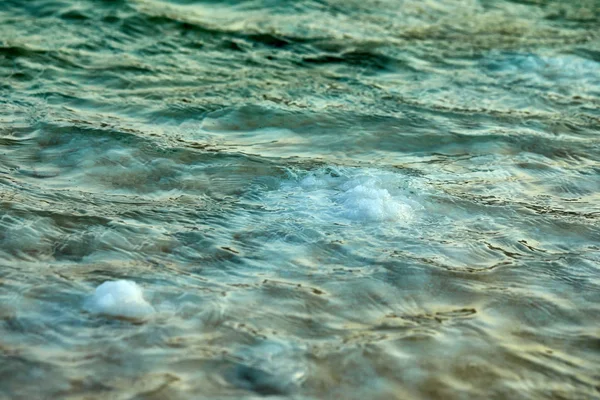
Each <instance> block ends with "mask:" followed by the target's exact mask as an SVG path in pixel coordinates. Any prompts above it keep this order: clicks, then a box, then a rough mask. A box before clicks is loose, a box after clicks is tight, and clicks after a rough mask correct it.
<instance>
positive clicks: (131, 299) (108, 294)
mask: <svg viewBox="0 0 600 400" xmlns="http://www.w3.org/2000/svg"><path fill="white" fill-rule="evenodd" d="M85 308H86V309H87V310H88V311H89V312H91V313H94V314H104V315H110V316H114V317H123V318H132V319H143V318H147V317H149V316H150V315H152V314H153V313H154V308H153V307H152V306H151V305H150V303H148V302H147V301H146V299H144V294H143V291H142V288H141V287H140V286H138V284H136V283H135V282H133V281H128V280H118V281H113V282H104V283H103V284H101V285H100V286H98V287H97V288H96V291H95V293H94V295H93V296H92V297H91V298H90V299H89V300H88V301H87V303H86V305H85Z"/></svg>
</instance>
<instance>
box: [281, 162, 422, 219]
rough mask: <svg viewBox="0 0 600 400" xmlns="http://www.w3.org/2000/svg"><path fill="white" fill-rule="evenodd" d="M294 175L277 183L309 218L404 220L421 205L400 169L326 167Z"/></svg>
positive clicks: (420, 207)
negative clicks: (392, 170) (396, 171)
mask: <svg viewBox="0 0 600 400" xmlns="http://www.w3.org/2000/svg"><path fill="white" fill-rule="evenodd" d="M291 174H292V175H294V174H293V173H291ZM294 178H295V179H291V180H288V181H285V182H283V183H282V185H281V190H282V191H283V194H284V196H285V199H286V200H287V201H290V200H291V202H292V203H293V205H294V207H296V208H297V210H298V211H299V212H303V211H304V213H310V214H312V217H313V218H326V219H335V220H349V221H379V222H382V221H398V222H403V221H404V222H406V221H409V220H411V219H412V218H413V217H414V215H415V212H416V211H417V210H420V209H422V206H421V205H420V203H419V202H418V201H417V200H416V196H414V195H412V194H411V186H412V185H413V183H412V182H411V181H410V180H409V179H408V178H407V177H406V176H404V175H402V174H400V173H393V172H387V171H380V170H374V169H359V168H340V169H332V168H326V169H321V170H317V171H314V172H310V173H307V174H303V175H302V174H298V175H297V176H295V177H294Z"/></svg>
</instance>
